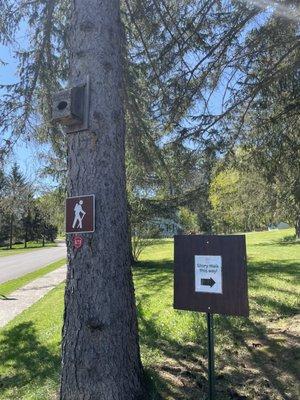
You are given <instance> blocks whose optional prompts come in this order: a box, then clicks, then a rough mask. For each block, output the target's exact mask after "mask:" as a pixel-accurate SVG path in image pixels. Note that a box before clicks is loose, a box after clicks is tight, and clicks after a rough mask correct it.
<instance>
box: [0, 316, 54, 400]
mask: <svg viewBox="0 0 300 400" xmlns="http://www.w3.org/2000/svg"><path fill="white" fill-rule="evenodd" d="M0 365H1V369H2V370H3V371H4V372H3V373H2V375H1V377H0V390H1V392H2V393H3V392H4V393H5V392H7V395H6V397H5V399H10V398H11V399H15V397H14V394H13V391H14V388H16V387H17V388H18V393H21V392H22V391H23V390H24V393H25V392H26V385H28V384H30V385H32V386H36V387H42V386H43V384H44V383H45V382H46V381H49V380H53V381H55V382H57V383H58V382H59V371H60V357H59V356H58V355H55V354H53V353H51V352H50V351H49V349H48V348H47V347H46V346H44V345H43V344H41V343H40V341H39V340H38V338H37V335H36V330H35V328H34V325H33V323H32V322H24V323H21V324H19V325H17V326H14V327H12V328H8V329H6V330H4V331H3V333H2V334H1V336H0ZM6 371H7V372H6ZM10 396H11V397H10Z"/></svg>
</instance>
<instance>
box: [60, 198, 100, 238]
mask: <svg viewBox="0 0 300 400" xmlns="http://www.w3.org/2000/svg"><path fill="white" fill-rule="evenodd" d="M94 231H95V196H94V195H93V194H91V195H83V196H76V197H68V198H67V199H66V233H92V232H94Z"/></svg>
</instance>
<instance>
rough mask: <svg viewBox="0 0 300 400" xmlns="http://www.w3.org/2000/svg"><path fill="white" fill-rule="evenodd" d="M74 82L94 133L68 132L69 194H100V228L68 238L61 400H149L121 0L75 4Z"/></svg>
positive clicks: (97, 224) (73, 30)
mask: <svg viewBox="0 0 300 400" xmlns="http://www.w3.org/2000/svg"><path fill="white" fill-rule="evenodd" d="M70 44H71V62H70V65H71V79H70V81H71V84H73V85H76V84H77V83H78V82H80V81H81V80H83V79H85V78H86V75H89V76H90V81H91V100H90V129H89V131H84V132H81V133H75V134H69V135H68V171H69V176H68V195H69V196H76V195H83V194H95V197H96V231H95V232H94V233H93V234H84V236H85V237H84V245H83V247H82V248H80V249H79V250H75V249H74V248H73V247H72V240H71V237H69V238H68V240H67V242H68V261H69V265H68V274H67V284H66V292H65V315H64V328H63V346H62V376H61V392H60V393H61V394H60V398H61V400H71V399H72V400H80V399H82V400H83V399H90V400H100V399H101V400H131V399H132V400H133V399H134V400H137V399H140V400H144V399H146V395H145V390H144V375H143V370H142V365H141V361H140V354H139V344H138V330H137V316H136V307H135V301H134V289H133V283H132V275H131V268H130V251H129V238H128V225H127V222H128V221H127V203H126V191H125V160H124V158H125V137H124V136H125V123H124V111H123V48H122V46H123V31H122V27H121V22H120V4H119V0H85V1H80V0H74V1H73V15H72V22H71V31H70Z"/></svg>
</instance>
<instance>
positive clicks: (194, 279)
mask: <svg viewBox="0 0 300 400" xmlns="http://www.w3.org/2000/svg"><path fill="white" fill-rule="evenodd" d="M174 308H175V309H177V310H188V311H200V312H206V314H207V328H208V374H209V399H210V400H213V399H215V390H214V336H213V314H223V315H236V316H244V317H248V316H249V304H248V285H247V262H246V242H245V236H244V235H232V236H225V235H224V236H223V235H189V236H186V235H179V236H175V237H174Z"/></svg>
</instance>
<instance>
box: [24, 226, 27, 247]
mask: <svg viewBox="0 0 300 400" xmlns="http://www.w3.org/2000/svg"><path fill="white" fill-rule="evenodd" d="M27 241H28V228H27V222H26V227H25V238H24V248H25V249H27Z"/></svg>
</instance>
